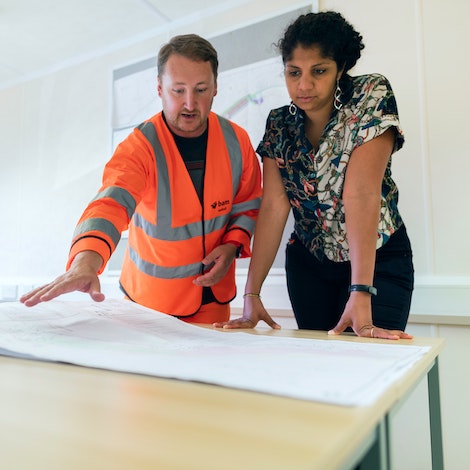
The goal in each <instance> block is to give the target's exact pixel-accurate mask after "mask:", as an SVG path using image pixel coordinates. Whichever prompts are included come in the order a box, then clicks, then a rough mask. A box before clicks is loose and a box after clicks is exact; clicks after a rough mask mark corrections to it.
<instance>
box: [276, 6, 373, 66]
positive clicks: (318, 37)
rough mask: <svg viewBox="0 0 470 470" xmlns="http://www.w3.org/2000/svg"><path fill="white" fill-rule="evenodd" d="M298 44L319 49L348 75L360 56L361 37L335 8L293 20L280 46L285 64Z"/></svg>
mask: <svg viewBox="0 0 470 470" xmlns="http://www.w3.org/2000/svg"><path fill="white" fill-rule="evenodd" d="M297 46H302V47H311V46H317V47H319V48H320V50H321V52H322V55H323V57H325V58H330V59H333V60H334V61H335V62H336V65H337V66H338V69H342V68H344V73H343V75H345V74H346V73H347V72H348V71H349V70H350V69H351V68H352V67H354V65H355V64H356V62H357V60H358V59H359V57H360V56H361V51H362V49H364V44H363V42H362V36H361V35H360V34H359V33H358V32H357V31H356V30H355V29H354V28H353V27H352V25H351V24H350V23H348V22H347V21H346V20H345V19H344V17H343V16H342V15H341V14H340V13H337V12H334V11H324V12H320V13H307V14H305V15H301V16H299V17H298V18H297V19H296V20H295V21H294V22H293V23H291V24H290V25H289V26H288V27H287V29H286V31H285V33H284V36H283V37H282V38H281V39H280V40H279V42H278V44H277V47H278V48H279V51H280V52H281V56H282V61H283V62H284V64H285V63H286V62H287V61H288V60H290V59H291V58H292V54H293V51H294V49H295V48H296V47H297Z"/></svg>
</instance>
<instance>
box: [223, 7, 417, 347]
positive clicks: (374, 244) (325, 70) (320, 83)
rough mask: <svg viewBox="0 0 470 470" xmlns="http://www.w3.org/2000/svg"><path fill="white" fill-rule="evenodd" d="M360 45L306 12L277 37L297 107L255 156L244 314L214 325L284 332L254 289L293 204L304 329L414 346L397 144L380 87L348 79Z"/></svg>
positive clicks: (335, 19) (274, 115)
mask: <svg viewBox="0 0 470 470" xmlns="http://www.w3.org/2000/svg"><path fill="white" fill-rule="evenodd" d="M363 48H364V45H363V43H362V37H361V36H360V34H359V33H358V32H356V31H355V30H354V28H353V27H352V26H351V25H350V24H349V23H348V22H347V21H346V20H345V19H344V18H343V17H342V16H341V15H340V14H339V13H336V12H322V13H309V14H306V15H302V16H300V17H299V18H298V19H297V20H295V21H294V22H293V23H292V24H291V25H290V26H289V27H288V28H287V30H286V32H285V35H284V37H283V38H282V39H281V40H280V42H279V49H280V52H281V55H282V59H283V63H284V67H285V80H286V85H287V89H288V92H289V96H290V98H291V100H292V102H291V104H290V105H289V106H284V107H282V108H279V109H274V110H272V111H271V112H270V114H269V117H268V120H267V125H266V132H265V135H264V137H263V140H262V141H261V143H260V145H259V146H258V149H257V152H258V154H259V155H260V156H261V157H262V158H263V177H264V189H263V200H262V204H261V208H260V213H259V216H258V221H257V224H256V231H255V238H254V245H253V255H252V259H251V263H250V269H249V273H248V278H247V284H246V290H245V306H244V314H243V318H240V319H237V320H233V321H230V322H225V323H218V324H215V326H218V327H225V328H247V327H254V326H256V324H257V323H258V321H259V320H264V321H265V322H266V323H268V324H269V325H270V326H271V327H273V328H279V325H277V324H276V323H275V322H274V321H273V319H272V318H271V317H270V315H269V314H268V313H267V311H266V310H265V309H264V307H263V304H262V302H261V297H260V292H261V287H262V284H263V282H264V280H265V278H266V276H267V274H268V272H269V269H270V267H271V265H272V263H273V261H274V258H275V255H276V252H277V250H278V247H279V243H280V240H281V236H282V232H283V229H284V226H285V223H286V220H287V217H288V214H289V211H290V208H292V210H293V213H294V218H295V225H294V232H293V234H292V236H291V239H290V241H289V243H288V245H287V249H286V274H287V287H288V291H289V297H290V300H291V303H292V307H293V311H294V315H295V318H296V321H297V324H298V326H299V328H303V329H318V330H326V331H329V333H330V334H340V333H342V332H343V331H344V330H346V329H347V328H352V330H353V331H354V332H355V333H356V334H357V335H359V336H367V337H376V338H386V339H398V338H411V336H410V335H408V334H406V333H404V331H403V330H404V329H405V326H406V323H407V320H408V315H409V308H410V303H411V294H412V290H413V275H414V272H413V263H412V252H411V246H410V242H409V239H408V236H407V234H406V229H405V226H404V224H403V221H402V219H401V217H400V214H399V212H398V208H397V202H398V191H397V187H396V185H395V183H394V181H393V180H392V178H391V169H390V167H391V155H392V154H393V153H394V152H395V151H397V150H399V149H400V148H401V147H402V145H403V142H404V138H403V134H402V131H401V129H400V124H399V120H398V112H397V107H396V101H395V98H394V95H393V91H392V89H391V87H390V84H389V83H388V81H387V79H386V78H385V77H383V76H381V75H378V74H372V75H363V76H357V77H351V76H349V75H348V72H349V70H350V69H351V68H352V67H353V66H354V65H355V63H356V61H357V60H358V58H359V57H360V53H361V50H362V49H363Z"/></svg>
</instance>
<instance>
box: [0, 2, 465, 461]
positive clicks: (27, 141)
mask: <svg viewBox="0 0 470 470" xmlns="http://www.w3.org/2000/svg"><path fill="white" fill-rule="evenodd" d="M234 3H236V2H234ZM315 3H316V2H315ZM305 4H306V2H304V1H297V2H296V1H289V2H286V1H285V0H270V1H263V0H252V1H251V2H250V3H249V4H246V3H243V5H242V6H241V7H234V8H233V9H232V10H230V11H225V12H223V13H220V12H219V13H215V16H213V17H208V18H204V19H200V20H198V22H197V23H196V24H194V25H184V26H179V28H178V29H176V28H175V29H174V30H171V31H166V32H164V33H163V32H162V34H161V35H160V36H158V37H155V38H153V39H149V40H145V41H142V42H141V43H139V44H135V45H132V46H129V47H127V48H123V49H122V50H121V51H119V52H113V53H110V54H108V55H106V56H100V57H97V58H96V59H94V60H89V61H88V62H85V63H82V64H80V65H76V66H73V67H70V68H66V69H63V70H60V71H58V72H55V73H52V74H50V75H47V76H44V77H42V78H38V79H36V80H33V81H31V82H27V83H22V84H20V85H18V86H16V87H12V88H10V89H6V90H0V129H1V131H0V132H1V139H0V164H1V166H0V168H1V170H0V217H1V225H0V246H1V250H0V299H2V298H3V299H14V298H16V297H17V296H18V294H20V293H21V292H23V291H24V290H26V289H27V288H28V287H30V286H31V285H33V284H34V285H35V284H38V283H40V282H43V281H46V280H50V279H52V278H53V277H55V276H56V275H58V274H60V273H61V272H62V271H63V269H64V265H65V261H66V258H67V252H68V249H69V243H70V239H71V235H72V232H73V228H74V226H75V223H76V221H77V219H78V217H79V215H80V213H81V211H82V210H83V207H84V205H85V204H86V203H87V202H88V201H89V200H90V199H91V198H92V197H93V196H94V194H95V192H96V190H97V189H98V186H99V183H100V176H101V170H102V167H103V164H104V163H105V162H106V161H107V160H108V158H109V157H110V148H111V128H110V109H111V106H110V98H111V97H110V85H111V71H112V70H113V69H114V68H116V67H120V66H122V65H125V64H128V63H132V62H135V61H137V60H140V59H144V58H147V57H150V56H152V55H154V54H156V52H157V50H158V49H159V47H160V45H161V44H162V43H163V42H165V41H166V40H167V39H168V38H169V36H172V35H174V34H179V33H184V32H189V31H192V32H196V33H199V34H201V35H203V36H206V37H210V36H215V35H217V34H221V33H224V32H227V31H230V30H232V29H236V28H239V27H243V26H245V25H247V24H251V23H253V22H256V21H259V20H261V19H266V18H269V17H271V16H274V15H275V14H279V13H284V12H286V11H288V10H289V9H294V8H296V7H299V6H304V5H305ZM318 4H319V8H320V9H322V10H325V9H336V10H338V11H340V12H342V13H343V14H344V15H345V16H346V17H347V18H348V19H349V20H350V21H351V22H352V23H353V24H354V25H355V26H356V27H357V29H358V30H359V31H361V33H362V34H363V36H364V41H365V44H366V49H365V50H364V55H363V57H362V59H361V60H360V63H359V64H358V66H357V67H356V72H357V73H366V72H380V73H383V74H384V75H386V76H387V77H388V78H389V79H390V81H391V83H392V86H393V88H394V91H395V94H396V97H397V102H398V106H399V111H400V116H401V122H402V126H403V128H404V131H405V137H406V143H405V146H404V148H403V149H402V150H401V151H400V152H399V153H398V154H397V155H396V157H395V158H394V165H393V171H394V175H395V178H396V180H397V182H398V184H399V188H400V206H401V211H402V214H403V216H404V219H405V222H406V224H407V227H408V231H409V234H410V237H411V240H412V244H413V248H414V260H415V269H416V274H417V286H416V292H415V296H414V299H413V304H412V314H413V315H421V314H439V315H448V316H452V315H461V316H464V317H468V316H470V249H469V248H468V247H467V245H466V240H465V237H466V235H467V234H468V233H470V218H469V217H468V212H469V210H468V208H467V207H466V199H467V198H468V197H469V196H470V188H469V185H468V182H467V180H468V175H469V174H470V158H469V155H468V152H469V150H468V146H467V145H466V141H467V135H468V131H467V129H466V124H467V121H466V119H465V118H466V116H465V114H464V113H466V112H467V108H468V93H467V91H466V90H467V86H468V84H467V82H468V76H469V68H470V66H469V65H468V61H467V57H468V56H469V51H468V48H469V44H470V41H469V40H468V18H469V17H470V2H468V0H449V1H448V2H441V1H439V2H438V1H437V0H425V1H424V0H395V1H393V2H388V1H385V0H382V1H377V0H320V1H319V2H318ZM275 39H276V38H273V40H275ZM112 282H113V284H114V285H115V280H113V281H112ZM105 283H106V281H105ZM239 283H240V285H241V287H242V288H243V275H241V276H239ZM109 291H110V293H111V295H115V294H116V291H115V289H114V287H113V288H110V290H109ZM263 296H264V299H265V300H266V303H267V305H268V306H269V307H272V308H281V309H288V308H289V304H288V299H287V297H286V292H285V287H284V279H283V276H282V275H278V276H273V277H272V278H271V279H270V280H269V282H268V283H267V285H266V286H265V288H264V292H263ZM234 305H235V306H239V305H240V299H237V300H236V302H235V303H234ZM430 321H431V322H432V320H430ZM418 331H423V332H424V333H426V334H427V333H429V334H437V333H436V328H435V327H432V326H431V327H426V328H424V329H422V330H420V329H419V328H418ZM439 331H440V333H439V334H440V335H444V336H445V337H446V339H447V340H448V344H449V345H451V347H449V346H448V347H449V353H447V350H446V352H445V353H444V354H446V356H444V357H445V358H446V357H452V360H445V361H444V363H443V367H442V370H441V371H442V374H441V375H442V377H443V379H444V380H445V381H446V382H445V384H444V386H443V400H444V403H445V404H444V406H443V408H444V410H443V411H444V412H445V413H446V416H445V417H444V422H445V424H446V428H445V433H446V435H445V438H446V442H447V445H448V446H450V447H448V449H447V451H446V454H447V468H448V469H451V470H460V469H461V468H463V467H461V466H460V462H463V461H464V460H463V453H464V452H465V445H464V444H465V443H466V442H467V441H468V435H467V439H466V440H465V439H463V437H462V435H461V432H464V431H465V430H464V429H462V427H461V426H459V424H458V416H459V412H458V410H459V409H460V408H462V413H466V415H465V414H464V415H463V419H462V422H468V421H470V416H468V411H465V410H467V409H468V408H467V407H466V406H465V404H463V405H462V406H460V404H459V403H454V399H456V398H458V399H463V396H462V395H461V394H459V392H458V390H459V389H460V388H461V387H464V388H465V389H467V390H468V387H469V386H470V385H469V383H468V381H467V382H465V383H464V384H462V383H461V378H460V379H458V374H456V373H454V372H455V371H456V370H457V367H461V366H462V364H465V362H463V363H462V361H460V362H459V361H458V358H459V355H466V356H467V357H468V348H467V349H465V346H464V344H466V342H467V340H468V328H464V329H459V328H458V327H455V328H447V329H442V328H440V330H439ZM454 339H455V343H454ZM455 344H458V345H461V346H462V347H461V348H460V349H458V348H457V349H456V348H455V346H454V345H455ZM451 353H452V354H453V355H452V356H450V354H451ZM463 367H466V366H465V365H463ZM463 372H464V371H463ZM464 375H465V376H466V377H468V376H469V375H470V374H468V367H467V373H466V374H464ZM460 377H462V376H460ZM410 419H411V417H410ZM410 433H411V431H410ZM406 435H407V434H406V432H405V433H404V434H403V436H406ZM408 435H410V434H408ZM411 438H412V436H411V437H410V439H411ZM404 440H405V441H406V439H404ZM423 465H424V466H421V467H420V466H419V465H417V466H414V467H407V468H414V469H416V468H427V467H426V464H423ZM396 468H405V467H400V466H398V467H396Z"/></svg>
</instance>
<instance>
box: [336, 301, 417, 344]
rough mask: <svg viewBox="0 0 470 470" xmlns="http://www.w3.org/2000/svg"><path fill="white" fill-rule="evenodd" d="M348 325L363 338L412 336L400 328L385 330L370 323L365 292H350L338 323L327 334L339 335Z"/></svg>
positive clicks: (370, 308)
mask: <svg viewBox="0 0 470 470" xmlns="http://www.w3.org/2000/svg"><path fill="white" fill-rule="evenodd" d="M348 327H351V328H352V329H353V331H354V333H356V335H357V336H362V337H365V338H381V339H391V340H397V339H412V338H413V336H411V335H409V334H408V333H405V332H404V331H401V330H387V329H385V328H379V327H377V326H375V325H374V324H373V323H372V305H371V299H370V294H368V293H366V292H351V295H350V297H349V300H348V302H347V303H346V307H345V308H344V312H343V314H342V315H341V318H340V319H339V322H338V324H337V325H336V326H335V327H334V328H333V329H332V330H330V331H329V332H328V334H329V335H340V334H341V333H343V331H344V330H346V328H348Z"/></svg>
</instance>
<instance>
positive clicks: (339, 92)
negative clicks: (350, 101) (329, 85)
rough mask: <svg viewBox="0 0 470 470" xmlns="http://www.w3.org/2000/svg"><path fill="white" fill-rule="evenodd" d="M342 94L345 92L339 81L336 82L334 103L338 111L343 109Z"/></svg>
mask: <svg viewBox="0 0 470 470" xmlns="http://www.w3.org/2000/svg"><path fill="white" fill-rule="evenodd" d="M342 94H343V92H342V90H341V88H340V87H339V80H336V90H335V99H334V101H333V105H334V107H335V108H336V109H337V110H338V111H339V110H340V109H341V108H342V107H343V103H341V95H342Z"/></svg>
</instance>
